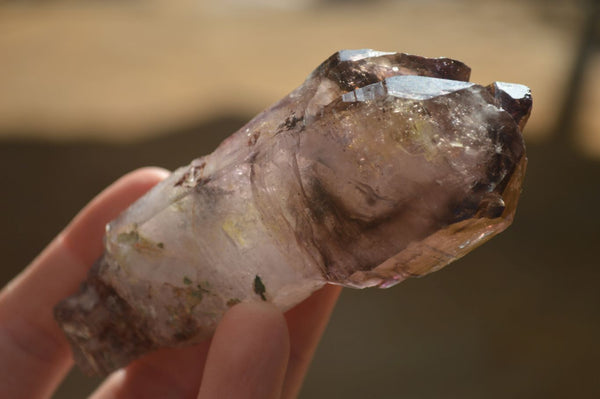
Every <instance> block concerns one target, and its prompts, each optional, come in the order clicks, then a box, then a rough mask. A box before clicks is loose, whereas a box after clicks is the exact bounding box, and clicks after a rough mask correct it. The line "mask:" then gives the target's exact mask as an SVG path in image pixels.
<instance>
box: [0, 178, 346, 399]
mask: <svg viewBox="0 0 600 399" xmlns="http://www.w3.org/2000/svg"><path fill="white" fill-rule="evenodd" d="M166 175H167V172H166V171H165V170H162V169H158V168H144V169H139V170H136V171H134V172H131V173H129V174H127V175H125V176H124V177H122V178H121V179H119V180H117V181H116V182H115V183H113V184H112V185H111V186H109V187H108V188H107V189H106V190H104V191H103V192H102V193H101V194H99V195H98V196H97V197H96V198H94V199H93V200H92V201H91V202H90V203H89V204H88V205H87V206H86V207H85V208H84V209H83V210H82V211H81V212H80V213H79V214H78V215H77V216H76V217H75V218H74V219H73V221H72V222H71V223H70V224H69V225H68V226H67V227H66V228H65V229H64V230H63V231H62V232H61V233H60V234H59V235H58V236H57V237H56V238H55V239H54V240H53V241H52V242H51V243H50V244H49V245H48V247H47V248H46V249H44V251H43V252H42V253H41V254H40V255H38V257H37V258H35V259H34V260H33V262H32V263H31V264H30V265H29V266H28V267H27V268H26V269H25V270H24V271H23V272H21V273H20V274H19V275H18V276H17V277H15V278H14V279H13V280H12V281H11V282H9V283H8V284H7V285H6V286H5V287H4V288H3V289H2V291H1V292H0V392H2V395H4V396H5V397H7V398H13V399H20V398H24V399H25V398H27V399H37V398H49V397H51V396H52V393H53V392H54V390H55V389H56V387H57V386H58V385H59V384H60V382H61V381H62V380H63V378H64V377H65V375H66V374H67V372H68V371H69V370H70V369H71V367H73V359H72V356H71V352H70V349H69V345H68V343H67V340H66V338H65V336H64V334H63V332H62V331H61V330H60V328H59V327H58V325H57V324H56V322H55V321H54V318H53V314H52V308H53V306H54V305H55V304H56V303H57V302H58V301H60V300H61V299H63V298H64V297H66V296H68V295H70V294H72V293H74V292H75V291H76V290H77V288H78V286H79V284H80V283H81V281H83V279H84V278H85V276H86V274H87V271H88V269H89V268H90V267H91V265H92V263H93V262H94V261H95V260H96V259H97V258H98V257H99V256H100V254H101V252H102V236H103V234H104V226H105V224H106V223H107V222H108V221H110V220H112V219H113V218H115V217H116V216H117V215H118V214H119V213H120V212H121V211H123V210H124V209H125V208H127V206H128V205H129V204H131V203H132V202H134V201H135V200H136V199H137V198H139V197H140V196H141V195H143V194H144V193H145V192H146V191H147V190H149V189H150V188H151V187H152V186H154V185H155V184H156V183H158V182H159V181H161V180H162V179H164V178H165V177H166ZM339 293H340V288H339V287H334V286H326V287H324V288H323V289H321V290H319V291H317V292H316V293H314V294H313V295H312V296H311V297H310V298H308V299H307V300H305V301H304V302H302V303H301V304H300V305H298V306H296V307H295V308H293V309H292V310H290V311H288V312H287V313H286V314H282V313H281V312H280V311H279V310H278V309H276V308H275V307H274V306H272V305H270V304H268V303H258V304H243V303H242V304H239V305H236V306H234V307H233V308H231V309H230V310H229V311H228V312H227V314H225V316H224V318H223V320H222V321H221V323H220V324H219V326H218V327H217V330H216V332H215V335H214V336H213V338H212V340H211V341H209V342H205V343H202V344H200V345H196V346H193V347H187V348H181V349H163V350H159V351H156V352H154V353H151V354H149V355H147V356H145V357H143V358H141V359H138V360H137V361H135V362H133V363H131V364H130V365H129V366H127V367H126V368H124V369H121V370H118V371H116V372H115V373H113V374H111V375H110V376H109V377H108V378H107V379H106V380H105V381H104V382H103V383H102V384H101V385H100V387H99V388H98V389H97V390H96V391H95V392H94V393H93V394H92V396H91V397H92V398H93V399H104V398H202V399H204V398H236V399H270V398H286V399H287V398H295V397H296V396H297V395H298V392H299V390H300V387H301V385H302V381H303V379H304V376H305V374H306V371H307V369H308V366H309V364H310V362H311V359H312V356H313V354H314V351H315V348H316V346H317V343H318V342H319V340H320V338H321V335H322V333H323V330H324V329H325V326H326V324H327V322H328V320H329V317H330V315H331V311H332V309H333V307H334V305H335V302H336V300H337V297H338V295H339ZM4 396H3V397H4Z"/></svg>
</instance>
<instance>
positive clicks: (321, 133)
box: [55, 50, 531, 374]
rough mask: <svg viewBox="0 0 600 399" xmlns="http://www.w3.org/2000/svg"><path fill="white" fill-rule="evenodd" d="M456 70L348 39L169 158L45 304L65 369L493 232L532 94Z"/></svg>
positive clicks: (421, 264)
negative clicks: (67, 359)
mask: <svg viewBox="0 0 600 399" xmlns="http://www.w3.org/2000/svg"><path fill="white" fill-rule="evenodd" d="M469 73H470V69H469V68H468V67H467V66H465V65H464V64H462V63H461V62H458V61H454V60H450V59H445V58H438V59H428V58H423V57H418V56H412V55H407V54H400V53H386V52H377V51H373V50H344V51H341V52H339V53H337V54H334V55H333V56H332V57H330V58H329V59H327V60H326V61H325V62H324V63H323V64H321V65H320V66H319V67H318V68H317V69H316V70H315V71H314V72H313V73H312V74H311V75H310V76H309V77H308V79H307V80H306V81H305V83H304V84H303V85H302V86H300V87H299V88H298V89H296V90H295V91H293V92H292V93H291V94H289V95H288V96H287V97H285V98H283V99H282V100H281V101H279V102H278V103H276V104H275V105H273V106H272V107H271V108H269V109H267V110H266V111H264V112H262V113H261V114H259V115H258V116H257V117H256V118H254V119H253V120H252V121H250V122H249V123H248V124H247V125H246V126H244V127H243V128H241V129H240V130H239V131H238V132H236V133H235V134H233V135H232V136H231V137H229V138H228V139H227V140H225V141H224V142H223V143H222V144H221V145H220V146H219V147H218V148H217V149H216V150H215V151H214V152H213V153H212V154H210V155H207V156H204V157H201V158H198V159H196V160H194V161H192V162H191V164H190V165H188V166H186V167H182V168H180V169H177V170H176V171H175V172H173V173H172V174H171V175H170V177H168V178H167V179H166V180H165V181H163V182H162V183H160V184H159V185H157V186H156V187H155V188H154V189H152V190H151V191H150V192H149V193H148V194H147V195H145V196H144V197H143V198H141V199H140V200H139V201H138V202H136V203H135V204H133V205H132V206H131V207H130V208H129V209H128V210H127V211H126V212H124V213H123V214H122V215H121V216H119V217H118V218H117V219H116V220H114V221H113V222H111V223H110V224H109V225H108V226H107V230H106V242H105V245H106V250H105V253H104V255H103V256H102V258H101V259H99V260H98V262H97V263H96V264H95V265H94V267H93V268H92V270H91V272H90V274H89V277H88V279H87V281H86V282H85V283H84V284H83V285H82V288H81V291H80V292H79V293H78V294H76V295H74V296H72V297H70V298H67V299H65V300H64V301H63V302H61V303H60V304H59V305H58V306H57V307H56V312H55V313H56V318H57V320H58V322H59V323H60V325H61V327H62V328H63V329H64V331H65V333H66V334H67V337H68V338H69V340H70V342H71V344H72V346H73V350H74V353H75V359H76V360H77V363H78V364H79V365H80V366H81V367H82V368H83V369H84V371H86V372H88V373H100V374H105V373H108V372H110V371H112V370H114V369H116V368H118V367H121V366H123V365H125V364H127V363H128V362H129V361H131V360H132V359H134V358H136V357H138V356H140V355H141V354H143V353H145V352H148V351H150V350H153V349H156V348H160V347H174V346H182V345H188V344H192V343H196V342H199V341H201V340H203V339H205V338H207V337H209V336H210V335H211V334H212V332H213V331H214V329H215V326H216V324H217V323H218V322H219V320H220V318H221V317H222V315H223V314H224V313H225V312H226V311H227V309H228V308H229V307H231V306H233V305H234V304H236V303H239V302H246V301H270V302H273V303H274V304H275V305H277V306H278V307H280V308H281V309H282V310H286V309H289V308H291V307H292V306H294V305H295V304H297V303H299V302H300V301H302V300H303V299H304V298H306V297H307V296H309V295H310V294H311V293H312V292H313V291H314V290H316V289H318V288H319V287H321V286H323V285H324V284H326V283H333V284H340V285H344V286H348V287H356V288H363V287H370V286H378V287H383V288H385V287H390V286H392V285H394V284H396V283H398V282H400V281H402V280H403V279H405V278H407V277H409V276H421V275H424V274H427V273H430V272H432V271H435V270H438V269H440V268H442V267H443V266H445V265H446V264H448V263H450V262H451V261H453V260H455V259H457V258H459V257H461V256H462V255H464V254H465V253H467V252H468V251H470V250H471V249H473V248H474V247H476V246H478V245H480V244H482V243H483V242H485V241H486V240H488V239H489V238H491V237H492V236H493V235H495V234H497V233H499V232H500V231H502V230H504V229H505V228H506V227H507V226H508V225H509V224H510V223H511V221H512V218H513V215H514V213H515V209H516V205H517V200H518V197H519V193H520V189H521V183H522V180H523V175H524V172H525V164H526V157H525V149H524V144H523V139H522V137H521V129H522V128H523V126H524V124H525V122H526V120H527V117H528V116H529V112H530V109H531V95H530V92H529V89H527V88H526V87H525V86H521V85H515V84H510V83H494V84H492V85H490V86H487V87H483V86H479V85H476V84H473V83H469V82H468V78H469Z"/></svg>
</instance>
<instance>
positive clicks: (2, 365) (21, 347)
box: [0, 168, 166, 398]
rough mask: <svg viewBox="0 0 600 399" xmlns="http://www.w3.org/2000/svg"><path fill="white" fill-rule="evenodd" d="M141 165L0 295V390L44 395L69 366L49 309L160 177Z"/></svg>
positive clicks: (88, 209) (72, 287)
mask: <svg viewBox="0 0 600 399" xmlns="http://www.w3.org/2000/svg"><path fill="white" fill-rule="evenodd" d="M165 175H166V171H164V170H161V169H157V168H144V169H139V170H137V171H135V172H132V173H130V174H128V175H125V176H124V177H122V178H121V179H119V180H118V181H116V182H115V183H114V184H112V185H111V186H110V187H108V188H107V189H106V190H104V191H103V192H102V193H101V194H100V195H98V196H97V197H96V198H95V199H94V200H93V201H92V202H90V204H89V205H88V206H86V207H85V208H84V209H83V210H82V211H81V212H80V213H79V214H78V215H77V216H76V217H75V219H74V220H73V221H72V222H71V223H70V224H69V225H68V226H67V227H66V228H65V230H64V231H63V232H62V233H61V234H59V235H58V236H57V237H56V238H55V239H54V240H53V241H52V242H51V243H50V244H49V245H48V247H46V249H45V250H44V251H43V252H42V253H41V254H40V255H39V256H38V257H37V258H36V259H35V260H34V261H33V262H32V263H31V265H30V266H29V267H27V268H26V269H25V270H24V271H23V272H22V273H21V274H19V275H18V276H17V277H15V278H14V279H13V280H12V281H11V282H10V283H8V285H7V286H6V287H5V288H4V289H3V290H2V292H1V293H0V370H10V372H2V373H0V391H1V392H3V394H6V395H7V397H10V398H39V397H47V396H49V395H50V394H51V392H52V391H53V390H54V389H55V388H56V386H57V385H58V383H59V382H60V380H61V379H62V378H63V377H64V375H65V374H66V372H67V371H68V369H69V368H70V366H71V364H72V359H71V357H70V356H69V348H68V343H67V340H66V338H65V337H64V334H63V333H62V331H61V330H60V328H59V327H58V325H57V324H56V322H55V321H54V318H53V312H52V308H53V306H54V305H55V304H56V303H57V302H58V301H59V300H61V299H62V298H64V297H66V296H68V295H69V294H71V293H73V292H74V291H75V290H76V289H77V286H78V285H79V283H80V282H81V281H82V280H83V279H84V278H85V275H86V273H87V271H88V269H89V267H90V266H91V265H92V263H93V261H94V260H95V259H96V258H97V257H99V256H100V254H101V252H102V236H103V234H104V226H105V224H106V223H107V222H108V221H110V220H111V219H113V218H115V217H116V216H117V215H118V214H119V213H120V212H121V211H122V210H123V209H125V208H126V207H127V206H128V205H129V204H131V203H132V202H134V201H135V200H136V199H137V198H139V197H140V196H141V195H143V194H144V193H145V192H146V191H147V190H149V189H150V188H151V187H152V186H154V185H155V184H156V183H158V182H159V181H160V180H162V179H163V178H164V177H165Z"/></svg>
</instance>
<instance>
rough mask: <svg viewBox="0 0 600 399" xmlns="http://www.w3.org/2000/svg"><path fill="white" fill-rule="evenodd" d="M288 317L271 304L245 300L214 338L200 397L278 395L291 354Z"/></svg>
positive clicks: (222, 323)
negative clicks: (286, 318) (246, 301)
mask: <svg viewBox="0 0 600 399" xmlns="http://www.w3.org/2000/svg"><path fill="white" fill-rule="evenodd" d="M289 350H290V341H289V334H288V329H287V324H286V321H285V318H284V316H283V314H282V313H281V311H279V310H278V309H277V308H276V307H275V306H273V305H272V304H269V303H241V304H238V305H236V306H234V307H232V308H231V309H230V310H229V311H228V312H227V313H226V314H225V316H224V317H223V319H222V320H221V322H220V323H219V326H218V327H217V330H216V332H215V335H214V337H213V340H212V344H211V348H210V351H209V354H208V358H207V363H206V366H205V371H204V376H203V378H202V384H201V390H200V394H199V398H217V397H231V398H242V397H243V398H248V399H250V398H256V399H258V398H261V399H263V398H265V399H266V398H277V397H279V396H280V394H281V391H282V387H283V381H284V378H285V372H286V367H287V362H288V357H289Z"/></svg>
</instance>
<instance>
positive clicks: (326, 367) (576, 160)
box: [0, 0, 600, 399]
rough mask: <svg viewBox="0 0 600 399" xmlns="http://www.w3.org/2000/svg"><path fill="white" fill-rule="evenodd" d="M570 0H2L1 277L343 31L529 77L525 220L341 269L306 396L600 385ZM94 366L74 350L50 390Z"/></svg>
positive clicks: (360, 44)
mask: <svg viewBox="0 0 600 399" xmlns="http://www.w3.org/2000/svg"><path fill="white" fill-rule="evenodd" d="M598 16H599V14H598V2H594V1H583V0H582V1H577V0H537V1H534V0H529V1H525V0H520V1H516V0H514V1H492V0H479V1H474V0H472V1H469V0H454V1H441V0H427V1H417V0H412V1H411V0H403V1H391V0H388V1H385V0H379V1H360V0H354V1H343V0H327V1H326V0H321V1H319V0H281V1H277V0H220V1H203V0H195V1H190V0H179V1H165V0H128V1H99V0H87V1H58V0H56V1H8V2H0V179H1V180H0V181H1V183H2V187H3V194H2V196H1V197H0V205H1V208H2V220H3V223H2V229H1V232H0V234H1V236H0V238H1V239H0V251H1V253H3V254H4V259H5V260H4V261H3V262H2V267H1V269H0V282H1V283H2V285H4V284H5V283H6V282H7V281H8V280H9V279H10V278H12V277H13V276H14V275H15V274H17V273H18V272H19V271H20V270H21V269H22V268H23V267H25V266H26V265H27V264H28V262H30V261H31V260H32V259H33V257H34V256H35V255H36V254H37V253H38V252H39V251H40V250H41V249H42V248H43V247H44V246H45V245H46V244H47V243H48V242H49V241H50V240H51V239H52V238H53V237H54V235H55V234H56V233H57V232H58V231H59V230H60V229H62V228H63V227H64V226H65V225H66V224H67V223H68V221H69V220H70V218H71V217H72V216H73V215H74V214H75V213H76V212H77V211H78V210H79V209H80V208H81V207H82V206H84V205H85V204H86V203H87V202H88V201H89V200H90V199H91V198H92V197H93V196H94V195H95V194H97V193H98V192H99V191H100V190H102V189H103V188H104V187H105V186H106V185H108V184H109V183H111V182H112V181H114V180H115V179H117V178H118V177H119V176H121V175H122V174H124V173H126V172H128V171H130V170H132V169H135V168H138V167H140V166H144V165H158V166H162V167H166V168H169V169H173V168H175V167H177V166H179V165H183V164H186V163H188V162H189V161H190V160H191V159H192V158H194V157H197V156H200V155H203V154H206V153H208V152H210V151H212V150H213V149H214V148H215V146H216V145H217V144H218V143H219V142H220V141H221V140H222V139H224V138H225V137H226V136H228V135H229V134H231V133H232V132H234V131H235V130H237V129H238V128H239V127H241V126H242V125H243V124H244V123H245V122H246V121H247V120H249V119H250V118H251V117H252V116H253V115H254V114H256V113H257V112H258V111H260V110H262V109H263V108H265V107H267V106H268V105H270V104H271V103H273V102H274V101H276V100H278V99H279V98H281V97H282V96H284V95H285V94H287V93H288V92H289V91H291V90H292V89H293V88H294V87H296V86H297V85H299V84H300V83H302V81H303V79H304V78H305V77H306V76H307V75H308V74H309V73H310V72H311V71H312V69H313V68H314V67H316V66H317V65H318V64H319V63H320V62H321V61H323V60H324V59H325V58H326V57H328V56H329V55H331V54H332V53H333V52H335V51H336V50H338V49H342V48H375V49H378V50H385V51H402V52H408V53H413V54H419V55H424V56H431V57H439V56H447V57H451V58H455V59H459V60H461V61H463V62H465V63H466V64H468V65H469V66H471V67H472V69H473V73H472V79H471V80H472V81H474V82H477V83H482V84H488V83H490V82H492V81H508V82H516V83H522V84H526V85H528V86H530V87H531V89H532V92H533V98H534V109H533V114H532V117H531V119H530V122H529V124H528V126H527V128H526V129H525V137H526V142H527V145H528V156H529V169H528V173H527V177H526V181H525V186H524V190H523V196H522V199H521V203H520V208H519V210H518V212H517V217H516V221H515V223H514V225H513V226H512V227H511V228H510V229H509V230H508V231H507V232H505V233H504V234H502V235H501V236H499V237H497V238H496V239H494V240H492V241H491V242H490V243H489V244H486V245H485V246H483V247H481V248H479V249H477V250H476V251H475V252H473V253H472V254H470V255H468V256H467V257H465V258H464V259H462V260H460V261H459V262H457V263H455V264H453V265H452V266H450V267H448V268H446V269H444V270H442V271H440V272H438V273H435V274H432V275H430V276H427V277H425V278H422V279H415V280H410V281H406V282H404V283H402V284H400V285H399V286H397V287H394V288H392V289H389V290H375V289H371V290H364V291H357V290H348V289H346V290H344V292H343V294H342V296H341V299H340V302H339V305H338V307H337V308H336V310H335V312H334V314H333V318H332V321H331V324H330V325H329V327H328V329H327V331H326V333H325V336H324V339H323V341H322V343H321V345H320V347H319V349H318V351H317V354H316V357H315V361H314V364H313V365H312V368H311V370H310V372H309V375H308V377H307V380H306V383H305V385H304V388H303V391H302V393H301V398H364V397H370V398H441V397H443V398H482V397H485V398H565V397H574V398H597V397H600V379H599V378H598V372H599V369H600V367H599V366H598V364H599V360H600V344H598V342H597V339H598V337H600V289H599V285H600V267H599V266H600V265H599V260H598V259H599V257H598V256H597V254H596V250H597V248H598V247H599V244H600V241H599V238H600V44H599V43H600V31H599V29H598V19H599V18H598ZM98 382H99V380H97V379H93V378H87V377H84V376H83V375H82V374H81V373H80V372H79V371H78V370H74V371H73V372H72V373H71V374H70V375H69V377H68V379H67V381H66V382H65V383H64V384H62V385H61V387H60V389H59V390H58V392H57V393H56V395H55V398H59V399H63V398H78V397H85V396H86V395H87V394H88V393H89V392H91V391H92V390H93V389H94V387H95V386H96V385H97V384H98Z"/></svg>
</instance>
